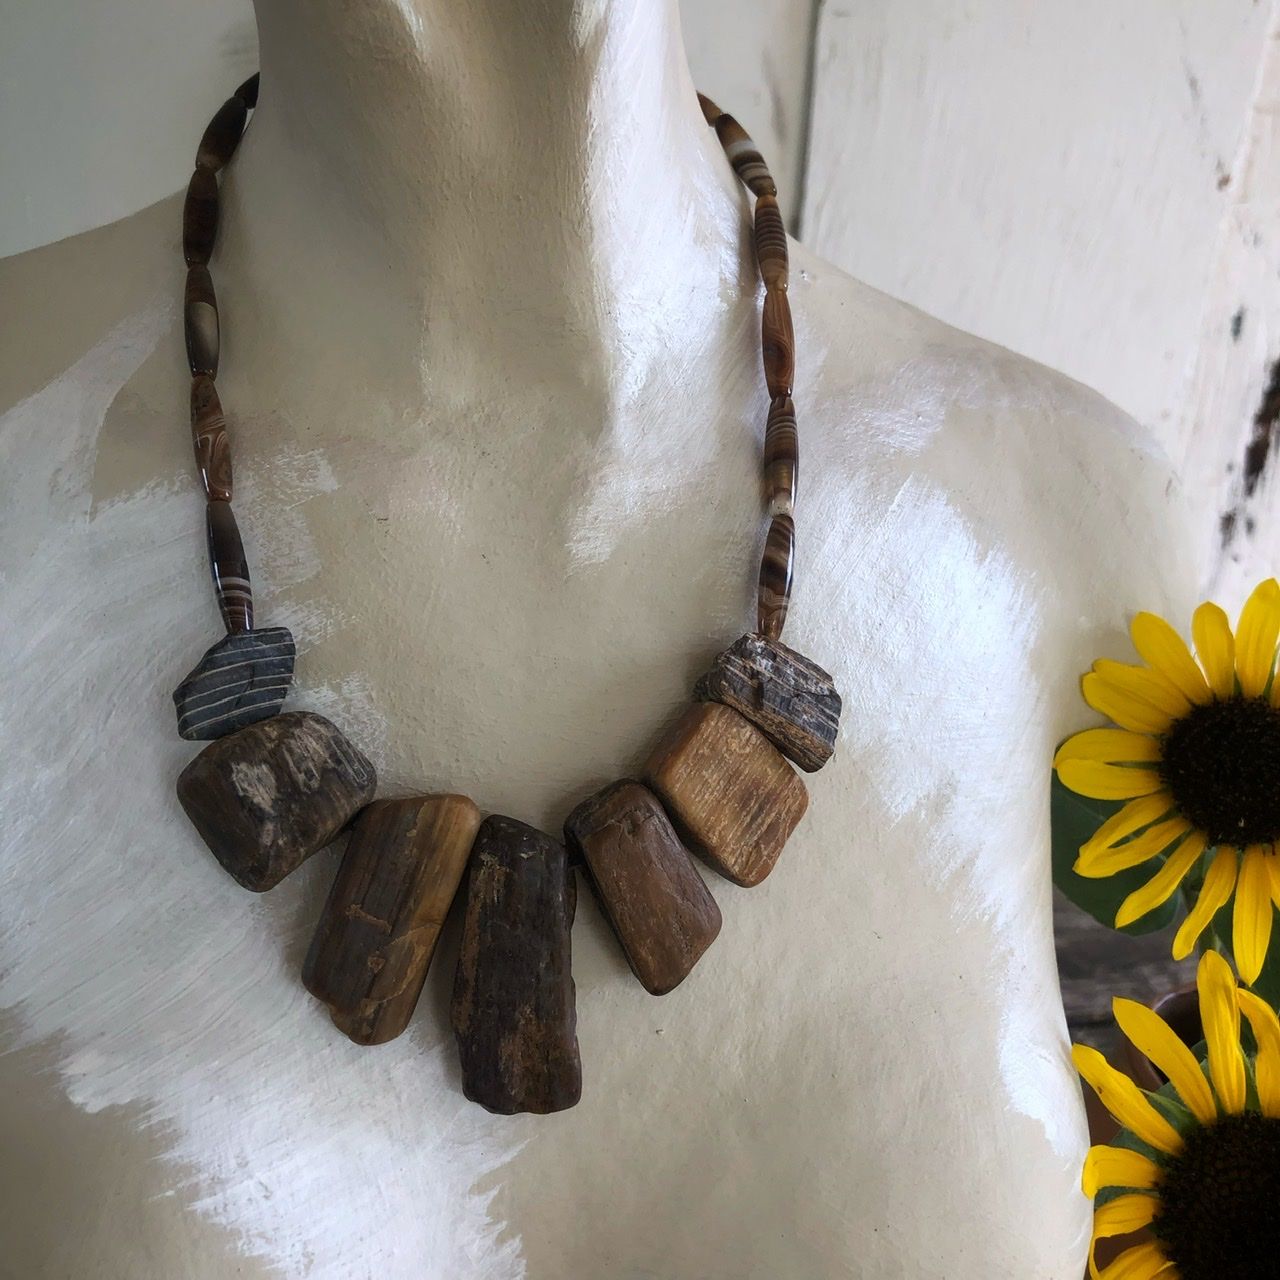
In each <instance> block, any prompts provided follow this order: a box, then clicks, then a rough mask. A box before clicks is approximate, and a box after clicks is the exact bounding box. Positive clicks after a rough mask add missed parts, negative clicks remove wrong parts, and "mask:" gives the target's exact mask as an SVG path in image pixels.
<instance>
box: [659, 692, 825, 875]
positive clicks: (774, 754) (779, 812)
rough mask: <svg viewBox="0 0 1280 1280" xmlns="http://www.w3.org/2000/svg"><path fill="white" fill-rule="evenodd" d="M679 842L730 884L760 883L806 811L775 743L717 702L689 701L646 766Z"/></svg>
mask: <svg viewBox="0 0 1280 1280" xmlns="http://www.w3.org/2000/svg"><path fill="white" fill-rule="evenodd" d="M644 779H645V781H646V782H647V783H648V785H649V786H650V787H652V788H653V790H654V791H655V792H656V793H657V794H658V796H659V797H660V798H661V800H662V803H663V804H664V805H665V807H666V809H667V812H668V813H669V814H670V815H671V817H672V820H673V821H674V823H675V826H676V829H677V830H678V831H679V832H680V834H681V836H682V837H683V838H684V842H685V843H686V844H687V845H688V846H689V848H690V849H692V850H693V851H694V852H695V853H697V854H698V855H699V856H701V857H702V858H704V859H705V860H706V861H707V862H708V863H709V864H710V865H711V866H712V867H714V868H715V869H716V870H717V871H718V872H720V874H721V875H723V876H725V877H727V878H728V879H730V880H732V881H733V882H734V883H735V884H740V885H743V886H744V887H748V888H749V887H750V886H752V885H757V884H759V883H760V882H761V881H762V880H763V879H764V878H765V877H766V876H767V875H768V874H769V872H770V871H772V870H773V868H774V865H775V864H776V862H777V860H778V855H779V854H780V853H781V852H782V847H783V845H784V844H785V843H786V842H787V838H788V837H789V836H790V835H791V833H792V831H793V830H795V826H796V824H797V823H798V822H799V821H800V819H801V818H802V817H803V816H804V811H805V808H806V807H807V805H808V803H809V793H808V791H807V790H806V789H805V785H804V782H803V781H802V780H801V778H800V776H799V775H798V774H797V773H796V771H795V770H794V769H792V767H791V766H790V765H789V764H788V763H787V761H786V760H785V758H784V757H783V756H782V754H781V753H780V752H779V751H778V750H777V749H776V748H775V747H774V746H773V744H772V743H771V742H770V741H769V740H768V738H766V737H765V736H764V734H762V733H761V732H760V731H759V730H758V729H757V728H756V727H755V726H754V725H753V724H751V723H750V721H748V720H747V719H746V718H745V717H744V716H741V715H739V714H738V712H736V711H734V710H733V709H732V708H731V707H726V706H724V705H723V704H721V703H718V702H695V703H694V704H693V705H692V706H690V707H689V709H688V710H687V711H686V712H685V713H684V715H683V716H681V717H680V719H679V720H678V721H677V722H676V723H675V724H674V725H672V727H671V729H670V730H669V731H668V732H667V733H666V735H665V736H664V737H663V739H662V741H661V742H659V743H658V745H657V746H656V747H655V748H654V750H653V752H652V754H651V755H650V757H649V759H648V761H647V762H646V764H645V767H644Z"/></svg>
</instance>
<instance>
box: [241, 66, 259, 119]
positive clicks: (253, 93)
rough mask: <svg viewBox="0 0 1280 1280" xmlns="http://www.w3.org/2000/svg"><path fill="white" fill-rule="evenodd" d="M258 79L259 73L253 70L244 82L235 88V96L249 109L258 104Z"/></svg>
mask: <svg viewBox="0 0 1280 1280" xmlns="http://www.w3.org/2000/svg"><path fill="white" fill-rule="evenodd" d="M258 81H259V73H258V72H257V71H255V72H254V73H253V75H251V76H250V77H249V78H248V79H247V80H246V81H245V82H244V84H242V85H241V86H240V87H239V88H238V89H237V90H236V97H237V98H239V99H240V101H241V102H243V103H244V105H245V106H246V107H248V108H249V110H250V111H252V110H253V108H254V107H256V106H257V105H258Z"/></svg>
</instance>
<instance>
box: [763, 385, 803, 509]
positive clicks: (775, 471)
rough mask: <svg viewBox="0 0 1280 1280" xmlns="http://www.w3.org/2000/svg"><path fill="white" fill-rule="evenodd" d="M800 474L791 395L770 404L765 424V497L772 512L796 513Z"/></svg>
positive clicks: (794, 409) (798, 435)
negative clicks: (797, 487)
mask: <svg viewBox="0 0 1280 1280" xmlns="http://www.w3.org/2000/svg"><path fill="white" fill-rule="evenodd" d="M799 478H800V434H799V431H798V430H797V428H796V407H795V405H794V404H792V402H791V397H790V396H779V397H778V399H776V400H774V401H773V402H772V403H771V404H770V405H769V418H768V421H766V423H765V427H764V500H765V502H766V504H767V505H768V509H769V514H770V515H771V516H790V515H794V514H795V505H796V486H797V484H798V483H799Z"/></svg>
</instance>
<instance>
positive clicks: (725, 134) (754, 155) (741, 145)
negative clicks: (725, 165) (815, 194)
mask: <svg viewBox="0 0 1280 1280" xmlns="http://www.w3.org/2000/svg"><path fill="white" fill-rule="evenodd" d="M712 123H713V124H714V126H715V131H716V134H717V136H718V137H719V139H720V145H721V146H722V147H723V148H724V153H725V155H726V156H728V158H729V163H730V164H731V165H733V168H734V171H735V172H736V173H737V175H738V177H739V178H740V179H741V180H742V181H743V182H744V183H745V184H746V185H747V186H748V187H749V188H750V189H751V191H752V192H753V193H754V194H755V195H757V196H776V195H777V194H778V188H777V187H776V186H775V185H774V181H773V175H772V174H771V173H770V172H769V166H768V165H766V164H765V162H764V157H763V156H762V155H761V154H760V148H759V147H757V146H756V144H755V143H754V142H753V141H752V140H751V135H750V134H749V133H748V132H747V131H746V130H745V129H744V128H743V127H742V126H741V125H740V124H739V123H738V122H737V121H736V120H735V119H734V118H733V117H732V116H731V115H729V114H728V113H727V112H725V111H722V112H721V113H720V114H719V115H718V116H717V117H716V118H715V120H714V121H713V122H712Z"/></svg>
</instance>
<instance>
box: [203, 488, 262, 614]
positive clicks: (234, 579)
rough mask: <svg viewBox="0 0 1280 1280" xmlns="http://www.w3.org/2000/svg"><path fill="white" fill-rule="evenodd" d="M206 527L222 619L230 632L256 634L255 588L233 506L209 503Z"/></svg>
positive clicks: (215, 588)
mask: <svg viewBox="0 0 1280 1280" xmlns="http://www.w3.org/2000/svg"><path fill="white" fill-rule="evenodd" d="M205 525H206V529H207V531H208V535H209V568H210V571H211V572H212V574H213V589H214V591H216V592H217V594H218V608H219V610H220V611H221V613H222V620H223V622H225V623H226V624H227V630H228V631H252V630H253V587H252V585H251V584H250V582H249V562H248V560H247V559H246V558H245V554H244V543H243V542H241V541H240V528H239V526H238V525H237V524H236V517H235V513H234V512H233V511H232V510H231V504H230V503H229V502H221V501H211V502H208V503H206V504H205Z"/></svg>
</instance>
